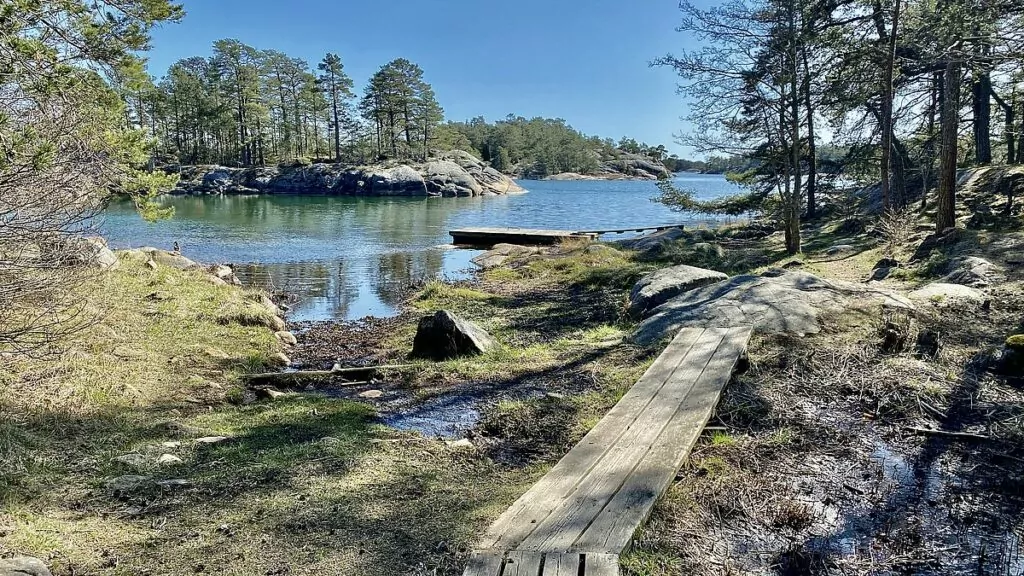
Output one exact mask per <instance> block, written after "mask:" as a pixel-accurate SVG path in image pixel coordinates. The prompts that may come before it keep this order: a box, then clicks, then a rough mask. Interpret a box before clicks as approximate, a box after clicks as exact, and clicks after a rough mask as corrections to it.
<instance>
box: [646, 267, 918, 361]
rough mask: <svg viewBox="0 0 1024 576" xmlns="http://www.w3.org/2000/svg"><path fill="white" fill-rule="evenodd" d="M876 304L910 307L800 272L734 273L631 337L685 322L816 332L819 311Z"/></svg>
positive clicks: (676, 303) (666, 309) (687, 295)
mask: <svg viewBox="0 0 1024 576" xmlns="http://www.w3.org/2000/svg"><path fill="white" fill-rule="evenodd" d="M878 306H889V307H894V308H901V309H906V310H908V311H913V310H914V306H913V304H912V303H911V302H910V301H909V300H907V299H906V298H903V297H902V296H899V295H897V294H894V293H892V292H888V291H885V290H881V289H877V288H874V287H871V286H865V285H863V284H854V283H850V282H839V281H828V280H823V279H821V278H818V277H817V276H815V275H813V274H809V273H807V272H803V271H792V270H791V271H783V272H781V273H778V275H776V276H772V277H766V276H753V275H744V276H736V277H734V278H731V279H729V280H726V281H724V282H719V283H717V284H711V285H708V286H704V287H703V288H698V289H696V290H691V291H689V292H684V293H683V294H681V295H679V296H676V297H675V298H673V299H671V300H669V301H668V302H666V303H664V304H662V305H661V306H659V307H657V308H655V309H654V311H653V314H652V315H651V316H650V317H649V318H647V319H646V320H644V321H643V322H642V323H641V324H640V326H639V327H638V328H637V330H636V332H635V333H634V334H633V336H632V340H633V342H635V343H637V344H639V345H641V346H649V345H652V344H654V343H656V342H658V341H659V340H661V339H663V338H667V337H670V336H673V335H675V333H676V332H677V331H678V330H679V329H680V328H683V327H686V326H700V327H735V326H752V327H753V328H754V330H755V331H757V332H760V333H771V334H781V333H788V334H797V335H804V334H815V333H817V332H820V331H821V324H820V322H819V317H820V314H821V313H822V312H826V311H837V310H844V309H850V308H868V307H878Z"/></svg>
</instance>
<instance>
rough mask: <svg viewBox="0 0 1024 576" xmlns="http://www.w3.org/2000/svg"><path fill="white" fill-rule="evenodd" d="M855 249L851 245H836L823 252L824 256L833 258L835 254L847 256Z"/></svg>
mask: <svg viewBox="0 0 1024 576" xmlns="http://www.w3.org/2000/svg"><path fill="white" fill-rule="evenodd" d="M856 249H857V247H856V246H854V245H853V244H836V245H834V246H831V247H830V248H829V249H828V250H825V254H828V255H829V256H835V255H837V254H848V253H850V252H853V251H854V250H856Z"/></svg>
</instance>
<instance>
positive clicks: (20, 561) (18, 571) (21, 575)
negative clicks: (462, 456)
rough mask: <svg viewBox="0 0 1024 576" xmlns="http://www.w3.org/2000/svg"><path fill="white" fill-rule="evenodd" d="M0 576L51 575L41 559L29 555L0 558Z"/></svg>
mask: <svg viewBox="0 0 1024 576" xmlns="http://www.w3.org/2000/svg"><path fill="white" fill-rule="evenodd" d="M0 576H53V574H51V573H50V569H49V568H47V567H46V564H43V561H42V560H40V559H38V558H32V557H30V556H15V557H14V558H6V559H2V560H0Z"/></svg>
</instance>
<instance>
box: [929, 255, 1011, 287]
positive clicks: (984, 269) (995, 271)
mask: <svg viewBox="0 0 1024 576" xmlns="http://www.w3.org/2000/svg"><path fill="white" fill-rule="evenodd" d="M949 270H950V272H949V274H946V275H945V276H944V277H943V278H942V281H943V282H945V283H947V284H962V285H964V286H972V287H974V288H984V287H985V286H990V285H992V284H997V283H999V282H1001V281H1002V280H1003V279H1004V276H1003V270H1002V268H1000V267H999V266H996V265H995V264H993V263H991V262H989V261H988V260H985V259H984V258H979V257H977V256H967V257H965V258H957V259H956V260H954V261H953V262H952V263H951V264H950V266H949Z"/></svg>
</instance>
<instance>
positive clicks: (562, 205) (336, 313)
mask: <svg viewBox="0 0 1024 576" xmlns="http://www.w3.org/2000/svg"><path fill="white" fill-rule="evenodd" d="M680 183H681V184H682V185H684V186H688V187H691V188H695V189H697V190H698V193H699V195H701V196H703V197H711V196H718V195H722V194H726V193H730V192H732V191H734V190H735V188H734V187H732V186H731V185H730V184H728V183H727V182H726V181H725V180H724V178H722V177H720V176H718V177H708V176H702V177H699V178H694V179H693V180H692V181H689V180H686V179H683V180H682V181H681V182H680ZM526 187H527V188H528V189H530V193H529V194H524V195H518V196H507V197H487V198H352V197H345V198H342V197H325V196H195V197H184V196H183V197H169V198H166V199H165V203H166V204H167V205H169V206H173V207H174V209H175V216H174V218H173V219H171V220H168V221H165V222H159V223H156V224H148V223H145V222H143V221H142V220H141V219H139V217H138V216H137V215H136V214H135V211H134V208H133V207H132V206H131V205H128V204H125V205H114V206H111V207H110V209H109V210H108V211H107V212H106V213H105V214H104V217H103V221H102V222H101V223H100V226H101V229H102V231H103V233H104V235H105V236H107V239H108V241H109V242H110V244H111V246H112V247H114V248H130V247H139V246H155V247H160V248H170V247H171V246H173V245H174V243H175V242H177V243H178V244H179V245H180V246H181V249H182V252H184V254H185V255H187V256H188V257H190V258H192V259H194V260H197V261H200V262H204V263H224V264H232V265H234V266H235V268H236V270H237V273H238V275H239V277H240V278H241V279H242V281H243V282H244V283H246V284H247V285H253V286H259V287H263V288H267V289H270V290H275V291H285V292H288V293H291V294H295V295H297V296H298V297H299V298H300V301H299V302H298V303H297V304H296V305H295V306H294V307H293V309H294V312H293V313H292V318H294V319H297V320H321V319H329V318H344V319H354V318H361V317H364V316H367V315H375V316H386V315H390V314H393V313H394V311H395V308H396V307H397V306H398V305H399V303H400V300H401V298H402V296H403V294H404V293H405V291H406V289H407V287H408V286H409V285H410V284H411V283H416V282H419V281H422V280H424V279H428V278H433V277H438V276H444V277H448V278H464V277H466V276H467V270H469V269H470V268H471V267H472V265H471V264H470V262H469V260H470V259H471V258H472V257H473V256H475V255H476V254H478V253H479V252H476V251H464V250H452V249H450V248H447V249H446V248H445V247H444V246H445V245H446V244H447V243H448V242H450V238H449V236H448V230H450V229H452V228H457V227H469V226H522V227H531V228H562V229H569V228H574V229H598V228H623V227H629V226H641V225H652V224H674V223H682V222H688V221H689V220H690V219H689V217H688V216H687V215H685V214H678V213H675V212H672V211H670V210H668V209H667V208H665V207H664V206H661V205H659V204H655V203H653V202H651V198H652V197H653V196H655V195H656V194H657V188H656V187H655V186H654V184H653V183H651V182H629V181H622V182H528V183H526Z"/></svg>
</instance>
